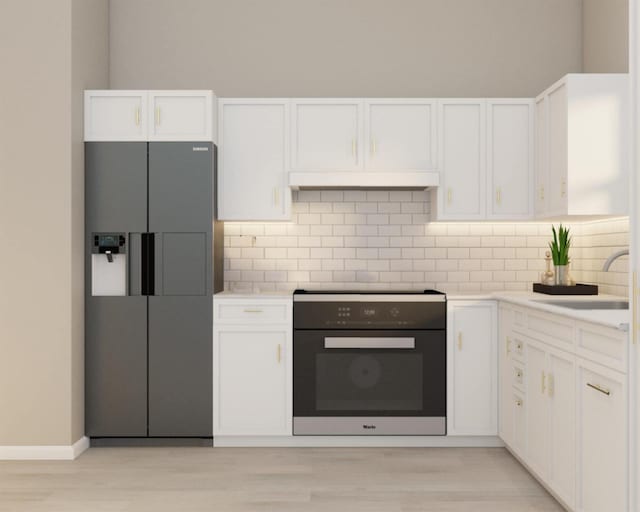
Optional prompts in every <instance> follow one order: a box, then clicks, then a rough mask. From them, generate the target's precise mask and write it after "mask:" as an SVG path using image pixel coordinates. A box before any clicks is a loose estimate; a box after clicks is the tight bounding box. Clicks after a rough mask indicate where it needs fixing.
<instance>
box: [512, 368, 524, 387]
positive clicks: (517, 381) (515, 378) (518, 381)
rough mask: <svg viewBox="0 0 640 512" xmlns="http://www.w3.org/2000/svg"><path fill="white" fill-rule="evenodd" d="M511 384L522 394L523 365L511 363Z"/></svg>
mask: <svg viewBox="0 0 640 512" xmlns="http://www.w3.org/2000/svg"><path fill="white" fill-rule="evenodd" d="M511 382H512V383H513V386H514V387H515V388H516V389H518V390H520V391H521V392H523V393H524V365H523V364H522V363H519V362H516V361H513V363H512V365H511Z"/></svg>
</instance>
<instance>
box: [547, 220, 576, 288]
mask: <svg viewBox="0 0 640 512" xmlns="http://www.w3.org/2000/svg"><path fill="white" fill-rule="evenodd" d="M551 231H552V232H553V241H552V242H549V249H551V258H552V259H553V266H554V267H555V283H556V284H557V285H558V284H562V285H568V284H570V282H569V281H570V279H569V272H568V268H569V261H570V260H569V249H570V248H571V236H569V228H565V227H563V226H562V224H560V226H559V227H558V230H557V231H556V228H555V226H551Z"/></svg>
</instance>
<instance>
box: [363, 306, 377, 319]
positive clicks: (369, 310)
mask: <svg viewBox="0 0 640 512" xmlns="http://www.w3.org/2000/svg"><path fill="white" fill-rule="evenodd" d="M362 316H364V317H366V318H371V317H374V316H376V310H375V309H374V308H371V307H366V308H363V309H362Z"/></svg>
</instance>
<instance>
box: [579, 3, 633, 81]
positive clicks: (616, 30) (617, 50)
mask: <svg viewBox="0 0 640 512" xmlns="http://www.w3.org/2000/svg"><path fill="white" fill-rule="evenodd" d="M582 20H583V40H582V44H583V59H582V70H583V71H584V72H585V73H626V72H627V71H628V70H629V0H583V13H582Z"/></svg>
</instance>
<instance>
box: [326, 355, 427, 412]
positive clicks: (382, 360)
mask: <svg viewBox="0 0 640 512" xmlns="http://www.w3.org/2000/svg"><path fill="white" fill-rule="evenodd" d="M315 358H316V365H315V367H316V381H315V384H316V410H318V411H421V410H422V409H423V396H422V393H423V365H422V358H423V355H422V354H420V353H416V352H413V351H412V352H411V353H398V352H375V351H367V352H366V353H363V352H362V351H354V352H350V351H342V350H341V351H339V352H329V353H328V352H321V353H317V354H316V355H315Z"/></svg>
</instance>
